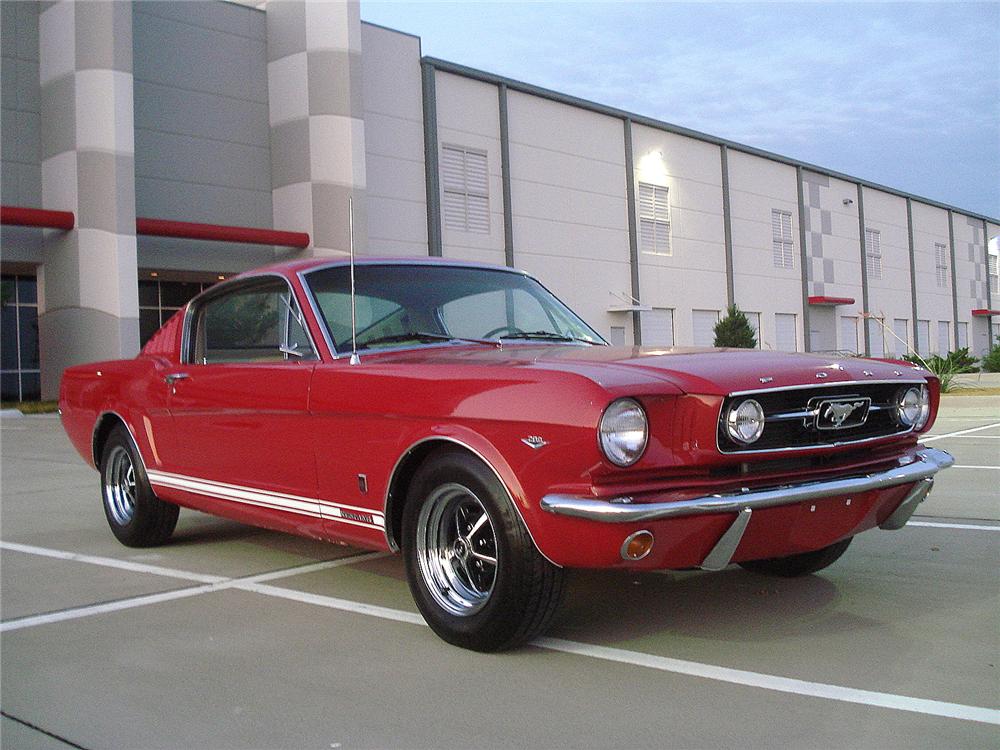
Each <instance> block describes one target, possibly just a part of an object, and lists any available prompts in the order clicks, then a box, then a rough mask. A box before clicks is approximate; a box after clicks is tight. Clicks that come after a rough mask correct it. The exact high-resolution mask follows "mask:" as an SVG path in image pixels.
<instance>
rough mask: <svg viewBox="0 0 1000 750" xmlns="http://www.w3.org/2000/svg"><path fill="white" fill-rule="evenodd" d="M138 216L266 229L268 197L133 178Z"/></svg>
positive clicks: (269, 218) (220, 188)
mask: <svg viewBox="0 0 1000 750" xmlns="http://www.w3.org/2000/svg"><path fill="white" fill-rule="evenodd" d="M135 202H136V205H137V206H141V207H142V208H141V210H140V209H137V210H136V213H137V214H138V215H139V216H145V217H149V218H153V219H174V220H177V221H196V222H204V223H206V224H231V225H234V226H250V227H270V226H271V193H270V192H267V193H262V192H260V191H259V190H239V189H237V188H229V187H220V186H216V185H196V184H194V183H190V182H188V183H184V182H174V181H171V180H159V179H154V178H149V177H139V176H137V177H136V178H135Z"/></svg>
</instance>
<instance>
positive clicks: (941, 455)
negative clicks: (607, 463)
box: [541, 448, 955, 528]
mask: <svg viewBox="0 0 1000 750" xmlns="http://www.w3.org/2000/svg"><path fill="white" fill-rule="evenodd" d="M953 463H955V459H954V458H953V457H952V456H951V454H950V453H946V452H945V451H942V450H937V449H936V448H921V449H920V450H919V451H917V454H916V457H915V458H914V459H913V460H912V461H910V462H909V463H905V464H903V463H901V464H900V465H899V466H897V467H894V468H892V469H888V470H886V471H879V472H875V473H873V474H864V475H861V476H853V477H843V478H840V477H838V478H836V479H825V480H821V481H818V482H806V483H803V484H793V485H787V486H783V487H772V488H769V489H764V490H749V489H747V490H744V491H742V492H733V493H729V494H726V495H706V496H704V497H695V498H692V499H690V500H678V501H676V502H668V503H634V502H633V501H632V498H630V497H618V498H612V499H611V500H594V499H591V498H585V497H576V496H571V495H546V496H545V497H543V498H542V503H541V505H542V509H543V510H547V511H548V512H549V513H555V514H556V515H560V516H573V517H575V518H585V519H587V520H589V521H604V522H606V523H642V522H644V521H659V520H662V519H666V518H680V517H682V516H700V515H705V514H708V513H737V512H741V511H744V510H746V509H748V508H749V509H750V510H760V509H762V508H773V507H775V506H778V505H791V504H793V503H801V502H806V501H809V500H821V499H823V498H825V497H837V496H840V495H852V494H856V493H862V492H868V491H869V490H884V489H886V488H888V487H895V486H897V485H900V484H911V483H914V482H920V481H921V480H925V479H926V480H930V481H931V482H933V480H932V479H931V478H932V477H933V476H934V475H935V474H937V473H938V472H939V471H940V470H941V469H947V468H948V467H949V466H951V465H952V464H953ZM929 490H930V487H929V486H928V487H927V491H929ZM927 491H925V492H924V493H923V495H922V496H921V497H920V500H923V498H924V497H925V496H926V495H927ZM918 503H919V500H918V501H917V503H914V504H913V507H914V508H915V507H916V505H917V504H918ZM903 504H904V505H905V503H903ZM900 508H902V506H900ZM912 512H913V511H912V509H911V511H910V514H912ZM897 513H898V511H897ZM895 516H896V513H894V514H893V515H892V516H891V517H890V518H888V519H886V521H885V523H883V524H882V527H883V528H901V527H902V526H903V525H904V524H905V523H906V519H908V518H909V514H908V515H907V516H906V518H904V519H903V520H902V523H900V524H899V525H898V526H896V525H892V526H888V525H887V524H888V523H889V522H890V521H893V520H894V519H895Z"/></svg>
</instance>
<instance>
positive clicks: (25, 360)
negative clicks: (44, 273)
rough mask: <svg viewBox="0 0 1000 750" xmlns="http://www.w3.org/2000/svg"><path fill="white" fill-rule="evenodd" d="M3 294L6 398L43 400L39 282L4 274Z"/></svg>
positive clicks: (0, 318)
mask: <svg viewBox="0 0 1000 750" xmlns="http://www.w3.org/2000/svg"><path fill="white" fill-rule="evenodd" d="M0 290H2V291H0V295H2V296H0V329H2V331H3V340H2V347H3V348H2V349H0V357H2V360H3V361H2V367H0V382H2V390H3V396H2V398H3V400H4V401H34V400H37V399H39V398H41V392H42V383H41V373H40V371H39V368H38V282H37V281H36V279H35V277H34V276H15V275H8V274H4V275H3V277H2V280H0Z"/></svg>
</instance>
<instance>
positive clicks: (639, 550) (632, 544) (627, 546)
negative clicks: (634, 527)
mask: <svg viewBox="0 0 1000 750" xmlns="http://www.w3.org/2000/svg"><path fill="white" fill-rule="evenodd" d="M652 549H653V535H652V534H651V533H650V532H648V531H646V530H643V531H636V532H635V533H633V534H629V535H628V536H627V537H625V541H624V542H622V559H623V560H629V561H632V562H635V561H636V560H641V559H642V558H644V557H645V556H646V555H648V554H649V552H650V550H652Z"/></svg>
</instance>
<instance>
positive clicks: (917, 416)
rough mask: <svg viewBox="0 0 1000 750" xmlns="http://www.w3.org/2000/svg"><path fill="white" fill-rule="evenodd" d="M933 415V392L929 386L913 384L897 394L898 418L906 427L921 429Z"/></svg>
mask: <svg viewBox="0 0 1000 750" xmlns="http://www.w3.org/2000/svg"><path fill="white" fill-rule="evenodd" d="M930 415H931V394H930V391H928V390H927V386H924V385H921V386H913V387H912V388H907V389H905V390H902V391H900V392H899V394H898V395H897V396H896V420H897V421H898V422H899V423H900V424H901V425H903V426H904V427H912V428H913V429H914V430H919V429H920V428H921V427H923V426H924V425H925V424H927V418H928V417H930Z"/></svg>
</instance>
